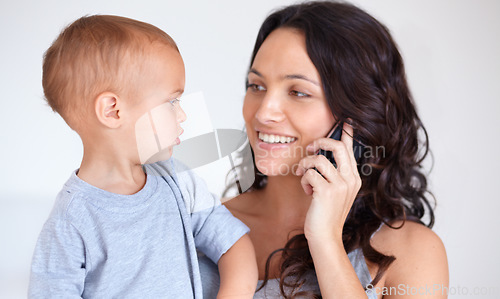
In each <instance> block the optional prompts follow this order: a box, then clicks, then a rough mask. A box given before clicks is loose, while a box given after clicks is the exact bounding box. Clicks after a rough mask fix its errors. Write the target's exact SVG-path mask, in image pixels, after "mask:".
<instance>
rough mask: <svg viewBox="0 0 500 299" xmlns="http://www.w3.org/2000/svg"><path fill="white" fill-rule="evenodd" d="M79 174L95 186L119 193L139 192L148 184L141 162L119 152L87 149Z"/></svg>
mask: <svg viewBox="0 0 500 299" xmlns="http://www.w3.org/2000/svg"><path fill="white" fill-rule="evenodd" d="M77 175H78V177H79V178H80V179H82V180H83V181H85V182H87V183H88V184H90V185H92V186H94V187H97V188H99V189H102V190H105V191H108V192H112V193H117V194H125V195H130V194H134V193H137V192H138V191H139V190H141V189H142V188H143V187H144V185H145V184H146V174H145V173H144V170H143V169H142V166H141V164H138V163H134V162H132V161H130V159H127V157H121V156H120V155H119V154H118V153H111V154H109V153H108V154H104V155H103V154H102V152H90V151H85V152H84V155H83V159H82V163H81V165H80V169H79V171H78V174H77Z"/></svg>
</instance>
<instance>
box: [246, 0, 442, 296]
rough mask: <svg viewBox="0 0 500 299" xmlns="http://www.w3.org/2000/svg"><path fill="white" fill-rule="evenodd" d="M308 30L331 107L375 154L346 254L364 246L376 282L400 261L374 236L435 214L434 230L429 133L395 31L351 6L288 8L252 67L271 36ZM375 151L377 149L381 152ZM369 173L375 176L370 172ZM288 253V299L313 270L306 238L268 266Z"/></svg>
mask: <svg viewBox="0 0 500 299" xmlns="http://www.w3.org/2000/svg"><path fill="white" fill-rule="evenodd" d="M283 27H284V28H293V29H296V30H299V31H301V32H303V33H304V35H305V39H306V48H307V53H308V55H309V57H310V59H311V61H312V62H313V64H314V66H315V67H316V69H317V70H318V72H319V75H320V77H321V82H322V84H323V86H322V87H323V90H324V93H325V96H326V100H327V101H328V104H329V107H330V109H331V111H332V113H333V115H335V117H336V118H337V119H338V121H340V122H343V121H347V120H348V119H351V120H352V124H353V126H354V128H355V136H354V137H355V138H356V139H357V140H359V141H361V142H362V143H363V144H364V145H365V146H366V147H367V148H368V149H371V150H370V152H369V153H368V152H366V151H365V153H364V154H363V155H362V157H361V159H360V160H359V161H358V170H359V172H360V175H361V179H362V187H361V190H360V192H359V193H358V195H357V197H356V199H355V200H354V203H353V206H352V208H351V211H350V213H349V215H348V217H347V219H346V221H345V224H344V227H343V234H342V239H343V243H344V248H345V250H346V252H351V251H353V250H354V249H356V248H361V250H362V251H363V254H364V256H365V258H366V259H367V260H368V261H370V262H373V263H375V264H377V265H378V272H377V274H376V276H375V278H374V279H373V281H372V284H376V283H377V282H378V281H379V280H380V278H381V277H382V275H383V274H384V273H385V271H386V270H387V268H388V267H389V265H390V264H391V263H392V262H393V261H394V260H395V257H393V256H388V255H385V254H383V253H381V252H379V251H377V250H375V249H374V248H373V247H372V246H371V245H370V238H371V236H372V235H373V233H374V232H376V230H377V229H378V228H379V227H380V225H381V224H382V223H384V224H386V225H387V226H389V227H391V228H394V229H397V228H399V227H393V226H391V223H392V222H393V221H394V220H403V224H404V221H406V220H411V221H415V222H419V223H422V224H423V222H422V220H421V219H422V218H423V217H424V215H425V214H426V212H427V213H428V218H429V222H428V223H427V226H428V227H432V225H433V223H434V213H433V207H432V206H431V204H430V202H429V200H428V198H427V197H426V196H427V195H429V194H430V195H431V197H432V194H431V193H430V192H429V191H428V189H427V179H426V177H425V175H424V173H423V171H422V161H423V160H424V158H425V157H426V156H427V154H428V152H429V146H428V136H427V132H426V130H425V128H424V126H423V124H422V122H421V120H420V118H419V117H418V115H417V112H416V109H415V105H414V103H413V100H412V96H411V94H410V90H409V88H408V84H407V81H406V76H405V70H404V66H403V60H402V58H401V55H400V53H399V51H398V49H397V46H396V43H395V42H394V41H393V39H392V37H391V35H390V34H389V31H388V29H387V28H386V27H385V26H384V25H382V24H381V23H380V22H378V21H377V20H375V19H374V18H373V17H371V16H370V15H369V14H367V13H366V12H364V11H363V10H361V9H359V8H357V7H355V6H353V5H350V4H346V3H337V2H327V1H324V2H323V1H322V2H306V3H302V4H297V5H291V6H287V7H285V8H283V9H280V10H278V11H276V12H274V13H273V14H271V15H270V16H269V17H267V19H266V20H265V21H264V23H263V24H262V26H261V28H260V31H259V33H258V37H257V41H256V43H255V48H254V50H253V54H252V59H251V63H250V65H252V64H253V61H254V59H255V56H256V54H257V52H258V51H259V48H260V47H261V45H262V43H263V42H264V41H265V39H266V38H267V36H268V35H269V34H270V33H271V32H272V31H274V30H276V29H278V28H283ZM374 149H376V150H374ZM254 169H255V182H254V183H253V185H252V187H251V188H250V189H249V190H250V191H251V190H255V189H262V188H265V186H266V184H267V177H266V176H265V175H263V174H262V173H260V172H259V171H258V169H257V167H255V161H254ZM368 170H369V171H368ZM279 252H281V267H280V273H281V276H280V289H281V293H282V295H283V296H284V297H285V298H293V297H296V296H297V295H300V296H304V295H309V296H310V297H313V298H320V297H321V296H320V295H319V294H311V293H309V294H305V293H307V292H301V291H300V288H301V286H302V285H303V284H304V282H305V273H306V272H308V271H314V265H313V260H312V258H311V254H310V252H309V248H308V245H307V240H306V238H305V236H304V234H299V235H296V236H294V237H292V238H291V239H289V241H288V242H287V244H286V245H285V247H284V248H282V249H278V250H276V251H275V252H273V253H272V254H271V255H270V256H269V258H268V260H267V264H266V272H265V281H264V284H263V285H262V286H261V288H262V287H264V286H265V284H266V283H267V280H268V278H269V264H270V260H271V258H272V257H273V255H274V254H276V253H279ZM285 286H287V287H291V288H292V291H291V293H289V294H287V293H286V292H285Z"/></svg>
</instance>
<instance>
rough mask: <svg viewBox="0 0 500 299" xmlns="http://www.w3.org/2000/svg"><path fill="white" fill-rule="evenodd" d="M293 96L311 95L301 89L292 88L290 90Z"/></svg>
mask: <svg viewBox="0 0 500 299" xmlns="http://www.w3.org/2000/svg"><path fill="white" fill-rule="evenodd" d="M290 95H291V96H296V97H308V96H309V95H308V94H307V93H303V92H300V91H296V90H292V91H290Z"/></svg>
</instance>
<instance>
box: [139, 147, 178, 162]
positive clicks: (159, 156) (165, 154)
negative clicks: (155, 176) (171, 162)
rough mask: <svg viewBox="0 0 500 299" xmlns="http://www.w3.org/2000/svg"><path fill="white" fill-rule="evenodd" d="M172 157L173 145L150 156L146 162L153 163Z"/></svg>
mask: <svg viewBox="0 0 500 299" xmlns="http://www.w3.org/2000/svg"><path fill="white" fill-rule="evenodd" d="M171 157H172V147H171V146H169V147H166V148H164V149H162V150H161V151H159V152H157V153H156V154H154V155H152V156H151V157H149V159H147V160H146V162H144V164H153V163H156V162H160V161H166V160H168V159H170V158H171Z"/></svg>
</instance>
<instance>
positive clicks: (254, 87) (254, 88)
mask: <svg viewBox="0 0 500 299" xmlns="http://www.w3.org/2000/svg"><path fill="white" fill-rule="evenodd" d="M247 89H250V90H251V91H265V90H266V89H265V88H264V86H262V85H258V84H253V83H252V84H248V85H247Z"/></svg>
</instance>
